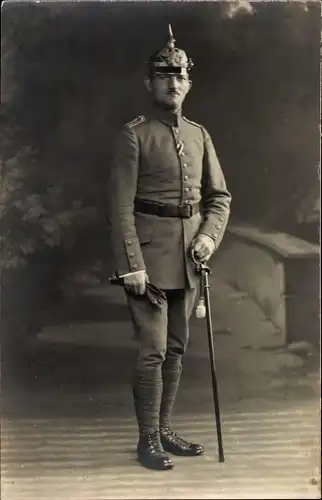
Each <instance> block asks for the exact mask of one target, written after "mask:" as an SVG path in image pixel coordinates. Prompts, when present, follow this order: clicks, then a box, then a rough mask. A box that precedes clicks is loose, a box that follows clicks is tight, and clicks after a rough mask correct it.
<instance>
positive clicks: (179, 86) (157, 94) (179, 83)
mask: <svg viewBox="0 0 322 500" xmlns="http://www.w3.org/2000/svg"><path fill="white" fill-rule="evenodd" d="M190 87H191V81H190V80H189V78H188V76H183V75H167V74H164V75H163V74H161V75H160V74H156V75H154V76H153V78H152V79H150V80H148V82H147V88H148V90H149V92H151V94H152V98H153V100H154V101H155V102H156V103H157V104H159V105H161V106H162V107H164V108H166V109H169V110H171V111H177V110H179V109H180V108H181V106H182V104H183V101H184V100H185V97H186V95H187V94H188V92H189V90H190Z"/></svg>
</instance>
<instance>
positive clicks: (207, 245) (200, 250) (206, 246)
mask: <svg viewBox="0 0 322 500" xmlns="http://www.w3.org/2000/svg"><path fill="white" fill-rule="evenodd" d="M215 247H216V245H215V242H214V240H213V239H212V238H210V236H207V235H206V234H198V235H197V236H196V238H195V239H194V240H193V241H192V245H191V251H192V252H194V254H195V257H196V258H197V259H198V260H200V262H207V260H209V259H210V257H211V255H212V254H213V252H214V251H215Z"/></svg>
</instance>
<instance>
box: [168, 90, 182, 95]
mask: <svg viewBox="0 0 322 500" xmlns="http://www.w3.org/2000/svg"><path fill="white" fill-rule="evenodd" d="M167 94H168V95H180V92H179V91H178V90H168V92H167Z"/></svg>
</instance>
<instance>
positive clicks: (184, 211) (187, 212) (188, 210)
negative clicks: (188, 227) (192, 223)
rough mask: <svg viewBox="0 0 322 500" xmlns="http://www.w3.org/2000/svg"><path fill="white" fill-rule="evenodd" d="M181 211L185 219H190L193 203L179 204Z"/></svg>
mask: <svg viewBox="0 0 322 500" xmlns="http://www.w3.org/2000/svg"><path fill="white" fill-rule="evenodd" d="M179 212H180V215H181V216H182V217H183V218H184V219H190V217H192V205H191V204H189V205H179Z"/></svg>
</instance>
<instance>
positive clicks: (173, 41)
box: [168, 24, 175, 50]
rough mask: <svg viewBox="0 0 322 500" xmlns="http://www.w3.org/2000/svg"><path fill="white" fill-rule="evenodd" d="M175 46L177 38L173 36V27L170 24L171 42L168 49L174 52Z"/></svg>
mask: <svg viewBox="0 0 322 500" xmlns="http://www.w3.org/2000/svg"><path fill="white" fill-rule="evenodd" d="M174 44H175V38H174V36H173V32H172V27H171V24H169V41H168V48H169V49H170V50H173V49H174Z"/></svg>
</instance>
